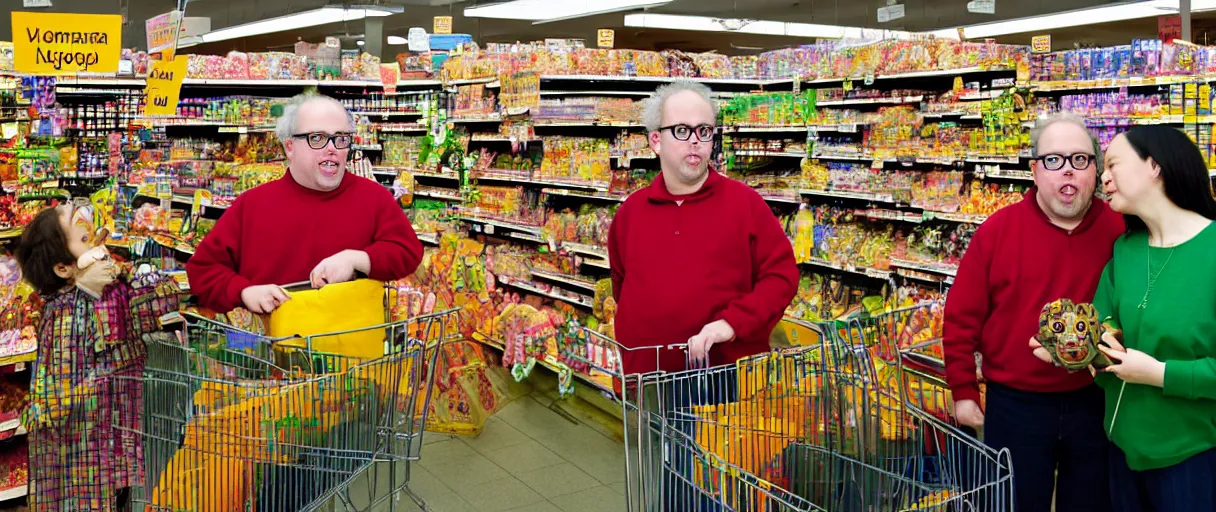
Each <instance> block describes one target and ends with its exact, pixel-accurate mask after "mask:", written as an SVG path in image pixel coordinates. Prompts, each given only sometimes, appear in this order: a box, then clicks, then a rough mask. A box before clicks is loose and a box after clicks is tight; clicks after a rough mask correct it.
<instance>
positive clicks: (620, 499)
mask: <svg viewBox="0 0 1216 512" xmlns="http://www.w3.org/2000/svg"><path fill="white" fill-rule="evenodd" d="M549 502H550V503H553V504H554V505H557V507H558V508H560V509H562V510H564V511H565V512H601V511H603V512H620V511H622V510H624V509H625V497H624V496H621V495H620V494H618V493H617V492H616V491H614V490H612V489H609V488H607V487H604V486H602V485H601V486H599V487H592V488H590V489H587V490H584V491H579V492H576V493H574V494H567V495H565V496H557V497H553V498H549Z"/></svg>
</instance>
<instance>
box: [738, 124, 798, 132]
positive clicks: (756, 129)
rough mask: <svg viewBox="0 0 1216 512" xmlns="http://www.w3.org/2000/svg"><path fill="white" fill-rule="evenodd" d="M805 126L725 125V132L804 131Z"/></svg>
mask: <svg viewBox="0 0 1216 512" xmlns="http://www.w3.org/2000/svg"><path fill="white" fill-rule="evenodd" d="M807 128H808V127H807V126H796V125H790V126H759V125H756V126H733V127H727V128H726V130H724V132H725V133H806V130H807Z"/></svg>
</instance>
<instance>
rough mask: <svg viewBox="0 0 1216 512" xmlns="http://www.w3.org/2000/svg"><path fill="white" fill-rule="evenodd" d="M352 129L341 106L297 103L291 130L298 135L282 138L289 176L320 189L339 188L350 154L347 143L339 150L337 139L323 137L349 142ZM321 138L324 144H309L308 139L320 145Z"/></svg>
mask: <svg viewBox="0 0 1216 512" xmlns="http://www.w3.org/2000/svg"><path fill="white" fill-rule="evenodd" d="M353 131H354V127H353V126H351V125H350V119H349V118H348V117H347V115H346V111H345V110H344V109H343V108H342V106H341V105H338V104H336V103H333V102H330V101H321V100H314V101H309V102H307V103H304V104H303V105H300V109H299V110H298V111H297V112H296V125H295V132H294V134H296V135H300V137H292V138H290V139H288V140H286V141H283V148H284V150H285V151H286V153H287V161H288V163H289V166H290V169H291V176H292V177H293V178H295V180H296V183H299V184H300V185H301V186H303V187H305V188H309V189H313V190H319V191H323V192H327V191H330V190H334V189H336V188H338V185H341V184H342V177H343V176H344V175H345V174H346V157H347V154H348V153H350V146H349V144H347V145H345V147H343V148H342V149H338V148H337V147H335V146H337V145H339V144H338V143H337V142H338V141H337V140H336V139H335V140H328V139H325V138H324V137H327V136H334V135H344V136H346V137H347V140H348V141H349V138H350V135H351V134H352V133H353ZM308 134H312V139H313V140H312V141H310V140H309V137H308ZM323 136H324V137H323ZM322 140H323V141H324V146H321V148H320V149H314V148H313V146H310V142H312V143H313V145H315V146H320V144H318V142H320V141H322Z"/></svg>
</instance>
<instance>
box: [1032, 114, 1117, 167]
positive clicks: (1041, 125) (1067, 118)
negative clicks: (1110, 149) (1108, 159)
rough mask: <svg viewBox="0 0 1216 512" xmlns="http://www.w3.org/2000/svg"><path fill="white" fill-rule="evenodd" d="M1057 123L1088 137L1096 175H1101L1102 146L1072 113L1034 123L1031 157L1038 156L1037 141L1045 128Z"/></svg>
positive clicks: (1087, 127)
mask: <svg viewBox="0 0 1216 512" xmlns="http://www.w3.org/2000/svg"><path fill="white" fill-rule="evenodd" d="M1057 123H1067V124H1071V125H1074V126H1077V127H1080V128H1081V129H1082V130H1084V131H1085V135H1087V136H1089V142H1090V144H1092V145H1093V148H1094V161H1095V162H1096V164H1095V165H1097V170H1098V174H1099V175H1101V174H1102V164H1103V162H1102V144H1101V143H1100V142H1098V138H1097V137H1095V136H1094V133H1093V132H1092V131H1090V130H1089V125H1087V124H1085V119H1084V118H1082V117H1081V116H1078V115H1076V114H1074V113H1072V112H1058V113H1055V114H1052V115H1050V116H1047V117H1043V118H1040V119H1039V120H1038V121H1035V124H1034V129H1032V130H1030V151H1031V155H1032V156H1036V157H1037V156H1040V155H1039V139H1040V138H1042V137H1043V132H1045V131H1047V128H1048V127H1050V126H1051V125H1054V124H1057Z"/></svg>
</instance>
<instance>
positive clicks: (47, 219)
mask: <svg viewBox="0 0 1216 512" xmlns="http://www.w3.org/2000/svg"><path fill="white" fill-rule="evenodd" d="M14 256H16V257H17V265H18V266H20V267H21V276H22V277H24V278H25V280H26V281H27V282H28V283H30V286H33V287H34V290H37V291H38V293H39V294H41V295H43V296H47V295H51V294H53V293H55V292H58V291H59V290H60V289H62V288H63V287H65V286H67V285H68V281H67V280H66V279H64V278H62V277H59V274H56V273H55V265H59V264H64V265H74V264H75V263H76V258H75V257H73V256H72V251H71V250H69V249H68V235H67V233H66V232H64V231H63V225H62V224H60V223H59V210H58V209H57V208H54V207H52V208H47V209H45V210H42V211H40V212H38V215H36V216H34V220H32V221H30V223H29V224H28V225H26V226H25V231H24V232H23V233H21V240H20V241H19V242H18V243H17V250H16V252H15V254H14Z"/></svg>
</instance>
